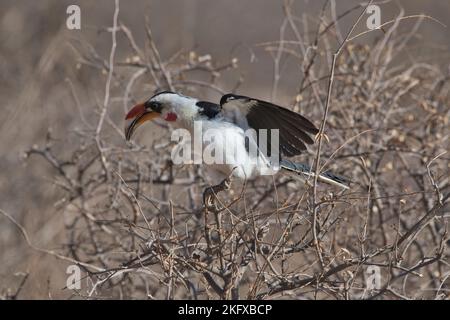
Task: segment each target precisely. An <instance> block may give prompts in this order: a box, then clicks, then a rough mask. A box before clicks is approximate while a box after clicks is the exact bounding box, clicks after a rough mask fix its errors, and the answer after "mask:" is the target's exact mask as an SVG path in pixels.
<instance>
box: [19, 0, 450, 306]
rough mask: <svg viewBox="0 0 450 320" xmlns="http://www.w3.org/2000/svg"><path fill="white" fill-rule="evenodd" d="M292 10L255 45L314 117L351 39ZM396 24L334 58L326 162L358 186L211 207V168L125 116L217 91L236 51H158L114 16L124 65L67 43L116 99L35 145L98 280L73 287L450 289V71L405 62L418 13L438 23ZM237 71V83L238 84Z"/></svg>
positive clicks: (262, 191) (253, 193)
mask: <svg viewBox="0 0 450 320" xmlns="http://www.w3.org/2000/svg"><path fill="white" fill-rule="evenodd" d="M284 8H285V12H286V20H285V22H284V24H283V28H285V29H289V30H290V31H291V32H292V34H293V35H294V36H293V40H289V41H288V40H287V39H281V40H280V41H276V42H271V43H266V44H262V45H260V46H262V47H264V48H265V49H266V50H267V51H268V52H271V53H273V56H274V63H275V64H274V65H275V76H274V79H275V82H274V88H273V92H275V93H276V90H277V86H278V84H277V82H276V81H277V79H278V78H277V74H276V73H277V72H280V71H279V68H276V66H277V65H279V64H280V62H281V60H282V58H284V59H285V58H286V57H290V58H291V59H297V60H298V64H299V66H300V68H301V70H302V77H301V80H300V83H299V85H298V90H297V92H296V94H294V96H293V97H292V102H293V107H292V108H293V109H294V110H301V112H302V113H303V114H305V115H306V116H307V117H308V118H310V119H316V122H317V120H318V119H322V118H323V113H324V108H325V106H326V105H328V104H327V103H326V100H327V96H328V93H327V89H328V87H327V81H328V80H329V79H330V66H331V61H332V53H333V51H334V50H335V49H333V48H336V47H337V45H338V44H339V43H342V41H343V40H344V37H343V36H342V35H340V36H339V34H337V33H336V26H337V25H338V23H339V21H337V20H335V19H333V18H332V17H333V16H334V15H333V14H331V13H330V10H329V8H328V7H324V10H323V11H322V13H321V17H320V19H318V20H317V21H320V22H317V21H316V22H315V24H314V25H310V29H311V30H314V32H313V35H312V36H311V34H302V32H301V30H302V24H301V23H300V22H299V20H298V19H297V18H296V17H294V15H293V13H292V12H291V11H290V7H289V5H288V4H285V7H284ZM355 9H356V10H362V9H363V7H357V8H354V9H353V10H355ZM350 11H351V10H350ZM350 11H349V12H350ZM344 17H345V16H343V17H338V19H342V18H344ZM399 18H402V17H399ZM401 21H402V20H400V19H396V20H395V21H393V22H392V23H390V24H388V25H386V26H384V27H383V32H382V31H381V30H376V31H373V33H376V38H375V39H373V41H372V40H371V41H369V43H367V44H361V43H359V40H360V39H361V38H363V37H364V36H361V37H358V38H356V39H352V40H351V41H348V42H346V43H345V45H344V46H343V47H342V51H341V52H340V54H339V55H338V56H337V59H336V67H335V70H334V72H335V73H334V76H333V80H334V85H333V87H332V90H331V96H330V98H331V99H330V102H329V106H328V107H329V112H328V115H327V117H324V118H323V119H324V122H323V124H324V133H325V135H323V136H322V138H320V139H323V140H322V148H321V150H320V161H319V169H320V170H325V169H331V170H333V171H334V172H337V173H340V174H343V175H345V176H348V177H350V178H351V180H352V181H353V182H352V185H351V189H350V190H348V191H341V190H338V189H334V188H333V187H330V186H327V185H316V183H314V182H313V181H310V182H309V183H307V184H304V183H300V182H297V181H296V180H295V179H294V178H293V177H290V176H282V175H278V176H275V177H273V178H272V177H260V178H257V179H254V180H249V181H246V182H245V184H243V185H240V184H236V185H235V187H234V188H233V190H232V191H230V192H227V193H221V194H220V195H219V199H220V201H221V202H222V203H223V204H225V207H224V208H223V209H222V210H221V211H220V212H215V213H214V212H207V211H206V210H205V209H204V208H203V206H202V202H201V197H200V196H201V193H202V190H203V188H205V187H206V186H207V185H206V183H205V182H204V181H205V179H204V178H205V177H204V173H203V171H202V168H201V167H198V166H182V167H180V166H174V165H173V164H172V162H171V158H170V152H171V150H172V145H171V144H170V143H169V140H170V139H169V137H170V133H169V128H168V127H167V126H165V125H163V124H161V123H160V124H158V125H157V126H156V127H154V128H153V129H146V130H147V131H145V133H146V134H142V135H141V136H140V137H141V138H142V139H138V141H142V143H134V142H132V143H129V144H126V143H125V141H124V138H123V133H122V127H123V124H122V120H121V119H122V118H123V114H124V112H125V109H126V108H128V107H129V106H130V105H131V104H132V103H133V102H135V101H136V100H138V99H137V98H136V97H139V98H141V97H145V96H148V95H149V94H151V93H152V92H155V91H159V90H163V89H172V90H177V91H181V92H183V93H185V94H192V95H199V94H200V93H199V90H200V89H201V88H202V89H205V88H207V89H211V90H212V92H219V93H221V92H222V91H223V89H221V88H220V85H219V84H218V81H217V79H218V78H219V76H220V75H221V74H223V73H226V72H228V71H229V70H230V69H235V68H239V66H238V65H237V61H236V60H231V61H229V63H227V64H225V65H216V63H215V62H214V60H213V58H212V57H210V56H209V55H205V56H197V55H196V54H195V53H193V52H190V53H189V52H184V51H180V53H179V54H178V55H176V56H174V57H170V58H168V59H165V58H164V57H161V56H160V54H159V52H158V49H157V47H156V45H155V43H154V42H153V39H152V34H151V31H150V29H149V27H148V26H147V44H146V46H145V47H143V48H141V47H139V46H138V45H137V44H136V42H135V40H134V38H133V34H132V31H131V30H129V29H128V28H127V27H126V26H125V25H121V24H120V23H119V24H118V26H117V28H118V29H117V31H116V32H114V30H109V32H110V33H111V34H112V35H113V36H119V35H120V41H122V42H121V46H120V47H121V50H128V53H127V55H128V56H129V58H128V59H127V60H126V61H124V62H118V61H115V62H114V64H111V63H110V62H111V61H114V59H112V60H110V58H111V57H110V56H108V57H105V58H103V57H101V55H100V54H98V53H96V51H95V48H92V47H90V46H89V45H87V44H80V43H76V44H74V46H75V47H76V48H77V49H78V52H79V55H80V62H81V63H83V64H86V65H89V66H94V67H96V68H98V69H99V72H103V73H105V74H109V75H110V76H111V77H110V80H111V90H110V87H107V95H109V94H110V93H109V91H111V96H110V97H105V101H107V102H109V103H107V104H102V103H100V102H99V103H98V111H99V112H98V117H97V120H96V122H95V123H94V122H93V121H92V119H90V121H84V120H83V119H82V118H80V126H79V127H80V128H81V129H79V130H77V131H76V132H72V133H70V134H68V135H67V136H66V138H65V140H64V139H54V138H53V137H52V135H51V133H49V135H48V137H47V142H46V144H45V145H43V146H36V147H33V148H32V149H30V150H29V151H28V152H27V155H28V156H32V157H34V156H41V157H43V158H45V159H46V160H47V161H48V162H49V164H51V166H53V167H54V169H55V170H54V172H55V177H54V183H56V184H57V185H58V186H60V187H61V189H62V190H63V191H64V193H65V195H64V198H63V199H61V201H60V203H59V209H60V210H61V211H64V214H65V217H66V234H67V242H66V244H65V251H64V255H65V256H67V257H69V258H70V259H73V260H72V261H75V262H76V263H77V264H78V265H79V266H80V267H82V268H83V270H84V271H85V274H86V276H87V277H89V278H90V279H91V280H92V284H93V285H92V287H90V288H88V290H87V291H86V290H82V291H79V292H75V293H74V294H75V295H80V296H82V297H85V296H89V297H91V298H111V297H115V298H118V297H120V298H155V299H178V298H185V299H205V298H222V299H229V298H250V299H272V298H280V297H286V298H302V299H310V298H321V299H360V298H363V299H375V298H382V299H409V298H438V299H439V298H446V297H448V290H449V285H450V282H449V280H448V278H449V275H450V273H449V272H450V268H449V263H448V258H447V256H448V253H449V252H448V248H447V247H446V246H447V243H446V242H447V239H448V236H447V223H448V218H449V213H450V212H449V204H448V203H449V197H450V187H449V186H450V184H449V183H450V181H449V176H450V174H449V168H450V166H449V157H450V154H448V153H444V151H446V150H448V149H449V140H448V137H449V133H450V129H449V128H450V126H449V86H450V81H449V71H448V70H446V69H441V68H439V66H438V65H437V64H432V63H429V62H426V61H421V60H420V57H414V62H412V59H411V60H409V59H408V60H406V59H403V58H402V57H404V52H405V50H406V51H407V50H408V45H409V41H410V39H411V38H413V37H415V36H416V34H417V33H418V27H419V25H420V23H433V22H427V20H423V19H421V18H417V21H418V22H417V24H416V25H415V26H414V28H412V29H410V30H408V31H407V32H402V31H401V29H400V28H399V25H400V24H401ZM356 34H357V32H354V33H353V34H352V35H351V36H350V38H351V37H353V36H355V35H356ZM371 34H372V33H371ZM124 43H127V44H128V46H125V45H124ZM125 47H126V48H127V49H124V48H125ZM114 50H115V49H114ZM114 50H113V51H112V53H114ZM112 57H114V54H113V55H112ZM235 82H236V88H238V86H239V84H240V79H239V78H237V79H235ZM117 101H120V103H117ZM113 102H114V104H113ZM150 130H152V131H150ZM69 140H70V142H71V143H70V146H74V147H73V148H72V149H71V150H70V154H69V155H64V156H63V155H62V152H61V147H63V146H69V144H68V143H67V141H69ZM316 150H317V149H314V148H313V149H312V150H311V154H310V156H309V157H308V159H309V162H310V163H313V162H314V159H317V154H316V153H315V151H316ZM64 152H67V150H65V151H64ZM305 159H306V157H304V158H302V160H305ZM372 272H379V275H380V278H378V279H379V280H380V283H379V286H378V287H371V286H370V283H372V280H373V279H375V278H374V277H376V275H373V274H372ZM368 285H369V286H368Z"/></svg>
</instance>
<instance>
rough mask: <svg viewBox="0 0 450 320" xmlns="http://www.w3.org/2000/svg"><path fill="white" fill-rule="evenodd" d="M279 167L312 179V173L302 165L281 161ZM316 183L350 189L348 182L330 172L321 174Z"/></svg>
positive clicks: (307, 167)
mask: <svg viewBox="0 0 450 320" xmlns="http://www.w3.org/2000/svg"><path fill="white" fill-rule="evenodd" d="M280 167H281V168H282V169H284V170H287V171H290V172H294V173H296V174H298V175H303V176H305V177H314V175H315V174H314V172H313V171H312V170H311V168H310V167H309V166H308V165H306V164H303V163H295V162H292V161H289V160H284V159H283V160H281V161H280ZM317 180H318V181H322V182H325V183H328V184H331V185H335V186H338V187H341V188H343V189H350V187H349V186H348V185H347V184H348V183H349V180H348V179H346V178H344V177H341V176H337V175H335V174H333V173H331V172H328V171H326V172H322V173H321V174H320V175H319V176H318V177H317Z"/></svg>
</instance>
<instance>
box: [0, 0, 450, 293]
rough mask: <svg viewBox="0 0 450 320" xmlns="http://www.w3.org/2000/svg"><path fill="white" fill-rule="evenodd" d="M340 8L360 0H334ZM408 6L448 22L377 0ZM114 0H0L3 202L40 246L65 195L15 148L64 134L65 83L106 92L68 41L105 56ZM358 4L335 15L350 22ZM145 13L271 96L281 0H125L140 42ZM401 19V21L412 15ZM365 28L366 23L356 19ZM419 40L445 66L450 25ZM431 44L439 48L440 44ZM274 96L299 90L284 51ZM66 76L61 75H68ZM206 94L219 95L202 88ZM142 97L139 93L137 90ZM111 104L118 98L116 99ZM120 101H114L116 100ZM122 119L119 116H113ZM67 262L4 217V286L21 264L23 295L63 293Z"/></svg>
mask: <svg viewBox="0 0 450 320" xmlns="http://www.w3.org/2000/svg"><path fill="white" fill-rule="evenodd" d="M336 2H337V11H338V13H340V12H344V11H345V10H346V9H348V8H350V7H353V6H354V5H355V4H357V3H359V2H358V1H352V0H338V1H336ZM70 4H78V5H79V6H80V7H81V24H82V28H81V31H69V30H67V29H66V18H67V15H66V8H67V6H68V5H70ZM321 6H322V1H312V0H310V1H308V0H305V1H302V0H298V1H296V3H295V14H296V15H298V16H300V15H302V14H305V15H307V16H308V17H310V19H311V20H312V21H314V19H315V17H317V15H318V12H319V10H320V7H321ZM400 7H402V8H404V10H405V14H406V15H408V14H419V13H423V14H426V15H430V16H432V17H434V18H436V19H438V20H439V21H441V22H442V23H444V24H446V25H450V2H449V1H448V0H431V1H430V0H403V1H394V2H391V3H388V4H385V5H382V21H383V22H384V21H387V20H390V19H392V18H395V16H396V15H397V14H398V13H399V12H400ZM113 9H114V6H113V2H112V1H108V0H102V1H59V0H53V1H51V0H40V1H31V0H29V1H23V0H19V1H10V0H3V1H1V2H0V26H1V27H0V96H1V101H2V107H1V108H2V109H1V110H2V112H1V113H0V125H1V128H0V136H1V139H0V152H1V155H2V156H1V158H0V208H1V209H2V210H4V211H6V212H8V213H10V214H11V215H12V216H14V217H15V218H16V219H17V220H18V221H19V222H20V223H22V224H23V225H24V226H25V227H26V229H27V231H28V233H29V235H30V237H31V239H32V241H33V243H34V244H35V245H36V246H39V247H44V248H48V249H57V248H59V247H60V245H61V241H64V240H65V239H64V237H62V236H61V232H63V228H62V225H63V215H62V213H61V212H60V211H58V210H56V209H55V201H56V199H58V197H59V196H60V195H61V194H60V191H59V189H58V188H57V187H56V186H55V185H54V184H53V183H52V169H51V168H49V166H48V165H47V164H46V163H44V162H43V161H41V160H40V159H34V160H32V161H26V162H25V161H23V160H22V158H21V154H22V153H23V151H24V150H26V149H27V148H29V147H30V146H32V145H33V144H35V143H43V141H44V138H45V134H46V132H47V130H48V128H49V127H51V128H52V130H53V132H54V135H55V136H56V137H58V136H64V135H65V133H66V132H67V131H71V130H74V129H75V128H76V126H77V125H78V124H79V117H78V116H77V113H78V110H76V109H74V108H75V107H74V106H75V104H74V102H73V97H72V95H71V89H70V88H71V87H70V86H71V83H72V84H73V85H74V86H75V90H76V91H77V92H78V94H79V97H80V98H81V99H82V101H80V104H81V106H83V108H84V110H83V111H84V113H85V115H89V108H92V106H93V105H95V101H96V100H100V101H101V99H102V97H103V93H104V80H105V79H106V77H104V78H99V77H98V75H97V73H95V72H94V71H93V70H89V69H87V68H85V67H82V68H77V56H76V55H75V54H74V51H73V49H72V47H71V43H73V42H74V41H77V40H76V39H83V40H84V41H86V42H88V43H90V44H91V45H92V46H93V47H95V48H96V49H97V50H98V51H99V52H100V53H101V54H102V55H103V56H107V54H108V52H109V49H110V34H109V33H107V32H102V31H101V29H102V28H103V27H106V26H111V24H112V13H113ZM357 14H358V13H357V12H355V13H353V14H351V15H349V16H348V17H347V18H346V19H344V20H343V21H342V23H341V28H342V30H344V32H345V30H347V29H348V27H349V26H350V25H351V23H352V22H353V21H354V19H355V18H356V17H357ZM146 16H148V17H149V19H150V23H151V27H152V30H153V34H154V37H155V42H156V44H157V45H158V48H159V49H160V52H161V55H162V56H164V57H168V56H170V55H173V54H174V53H176V52H177V51H178V50H180V49H181V48H184V49H187V50H194V51H196V52H198V54H199V55H202V54H211V56H212V57H213V58H214V59H215V61H217V62H218V63H219V64H220V62H221V61H222V62H226V61H228V60H229V59H230V57H237V58H238V59H239V66H240V68H239V72H240V73H242V76H243V77H244V80H245V81H244V83H243V85H242V86H241V88H240V92H242V93H245V94H247V95H250V96H251V95H253V96H257V97H260V98H265V99H269V98H270V89H271V86H272V77H273V75H272V72H273V63H272V58H271V56H270V55H269V54H268V53H267V52H265V51H264V50H262V48H261V47H259V46H258V44H259V43H263V42H266V41H275V40H277V39H279V33H280V25H281V23H282V21H283V18H284V14H283V10H282V5H281V1H275V0H273V1H260V0H239V1H237V0H231V1H230V0H226V1H225V0H222V1H208V0H183V1H181V0H179V1H177V0H159V1H158V0H148V1H146V0H135V1H122V2H121V7H120V15H119V19H120V20H121V21H123V22H124V23H125V24H126V25H128V26H129V28H130V29H131V30H132V31H133V33H134V36H135V37H136V41H137V43H139V44H142V43H143V41H144V40H143V39H144V37H145V33H144V32H145V29H144V21H145V17H146ZM413 23H414V22H412V21H405V22H404V23H403V24H402V27H404V28H408V27H411V26H412V25H413ZM361 30H362V29H361ZM420 34H421V37H420V38H416V39H413V40H412V41H413V42H414V41H415V42H416V44H417V46H416V47H414V46H413V48H417V49H416V50H413V51H412V52H410V54H411V55H414V54H427V55H428V57H429V59H430V60H434V62H437V63H439V64H441V65H442V66H443V67H444V68H447V67H448V63H449V60H448V57H449V56H448V55H445V54H444V55H443V54H442V52H448V51H449V50H450V32H449V29H448V28H444V27H442V26H440V25H439V24H437V23H434V22H431V21H428V22H425V23H423V24H422V26H421V27H420ZM123 40H124V39H123V38H122V37H120V38H119V39H118V41H119V42H118V48H117V55H116V60H117V61H120V60H124V59H125V58H126V57H125V56H124V52H126V51H125V50H124V47H125V46H126V45H124V44H123ZM436 47H439V48H441V49H442V51H441V50H439V52H437V51H436V50H435V48H436ZM281 74H282V79H281V82H280V86H279V87H280V90H279V92H278V96H277V100H278V101H280V102H284V103H287V102H288V101H289V99H288V98H287V97H288V96H292V95H293V94H294V92H295V85H296V80H297V79H298V75H297V74H296V71H295V69H294V68H290V62H289V61H288V62H287V63H286V64H285V65H284V67H283V69H282V72H281ZM68 79H69V80H70V82H69V81H67V80H68ZM219 82H220V83H221V85H222V88H224V89H225V90H231V88H232V87H233V85H234V82H233V83H232V82H231V79H228V78H227V77H226V76H225V77H224V78H223V79H220V81H219ZM204 94H205V98H206V97H207V98H211V99H218V97H219V95H217V94H214V93H211V92H207V91H205V93H204ZM141 98H142V97H141ZM116 107H118V108H120V104H118V105H117V106H116ZM119 110H120V109H119ZM115 120H117V123H120V118H117V119H115ZM65 268H66V264H64V263H63V262H61V261H57V260H56V259H55V258H53V257H49V256H46V255H45V254H40V253H37V252H36V251H33V250H30V249H29V247H28V246H27V245H26V244H25V242H24V240H23V238H22V236H21V235H20V234H19V232H18V230H17V229H16V228H15V227H14V226H13V225H12V224H11V223H10V222H9V221H7V220H6V219H4V218H3V217H0V291H1V290H5V289H6V288H11V289H12V290H14V289H15V288H16V287H17V286H18V285H19V282H20V278H21V277H20V275H18V274H16V273H17V272H29V273H30V276H29V279H28V281H27V282H26V284H25V286H24V288H23V290H22V292H21V293H20V298H49V297H51V298H64V297H66V296H67V295H68V293H67V292H65V291H62V290H61V288H63V287H64V285H65V279H66V274H65V270H66V269H65Z"/></svg>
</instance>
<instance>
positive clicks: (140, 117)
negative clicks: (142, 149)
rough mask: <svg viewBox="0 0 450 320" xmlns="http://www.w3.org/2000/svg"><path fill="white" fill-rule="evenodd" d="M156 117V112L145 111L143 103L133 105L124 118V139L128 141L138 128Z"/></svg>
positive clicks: (157, 114)
mask: <svg viewBox="0 0 450 320" xmlns="http://www.w3.org/2000/svg"><path fill="white" fill-rule="evenodd" d="M158 116H159V113H157V112H153V111H147V110H146V109H145V106H144V104H143V103H139V104H137V105H135V106H134V107H133V108H131V110H130V111H128V113H127V115H126V117H125V139H126V140H127V141H129V140H130V139H131V137H132V136H133V133H134V132H135V131H136V129H137V128H138V127H139V126H141V125H142V124H143V123H144V122H146V121H148V120H152V119H154V118H156V117H158Z"/></svg>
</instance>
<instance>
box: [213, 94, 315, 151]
mask: <svg viewBox="0 0 450 320" xmlns="http://www.w3.org/2000/svg"><path fill="white" fill-rule="evenodd" d="M220 105H221V107H222V109H223V110H233V111H234V112H236V111H238V112H239V113H240V114H241V115H242V116H245V120H246V123H247V124H248V127H250V128H253V129H255V130H259V129H268V130H270V129H279V139H280V140H279V144H280V151H281V154H282V155H285V156H287V157H293V156H296V155H299V154H301V153H302V152H303V151H305V150H306V145H305V144H313V143H314V140H313V138H312V137H311V135H315V134H317V133H318V132H319V130H318V129H317V127H316V126H315V125H314V124H313V123H312V122H311V121H309V120H308V119H306V118H305V117H303V116H301V115H300V114H298V113H296V112H293V111H291V110H289V109H286V108H283V107H280V106H277V105H275V104H273V103H270V102H266V101H262V100H258V99H253V98H249V97H245V96H239V95H234V94H226V95H224V96H223V97H222V98H221V99H220ZM235 114H236V113H235ZM242 116H241V119H239V117H237V118H235V119H234V121H235V122H236V124H238V125H239V126H241V127H243V126H244V124H243V123H242V120H244V119H242ZM268 136H269V137H270V134H269V135H268ZM269 143H270V142H269ZM268 149H269V150H270V146H268Z"/></svg>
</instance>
